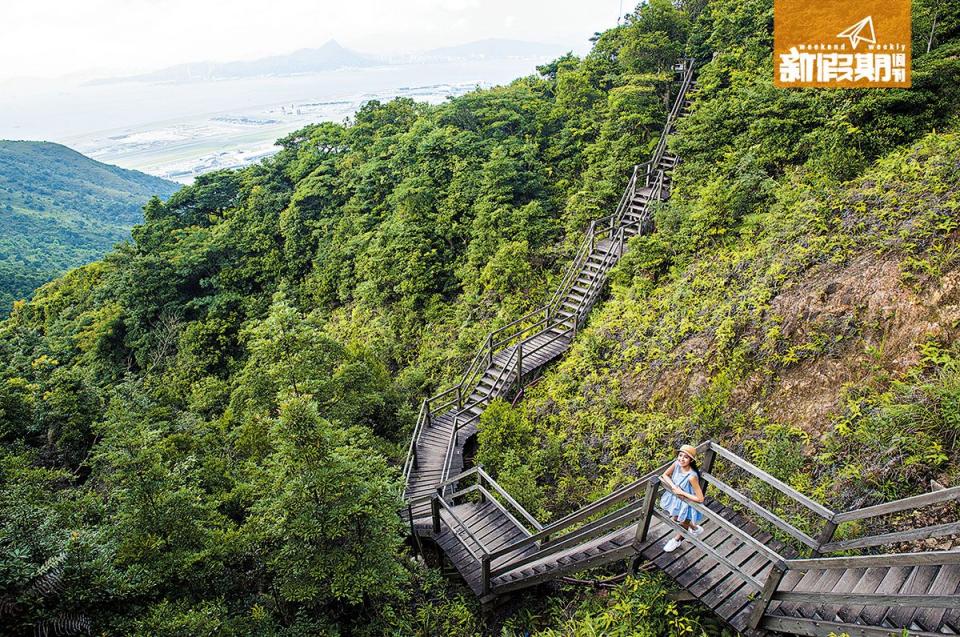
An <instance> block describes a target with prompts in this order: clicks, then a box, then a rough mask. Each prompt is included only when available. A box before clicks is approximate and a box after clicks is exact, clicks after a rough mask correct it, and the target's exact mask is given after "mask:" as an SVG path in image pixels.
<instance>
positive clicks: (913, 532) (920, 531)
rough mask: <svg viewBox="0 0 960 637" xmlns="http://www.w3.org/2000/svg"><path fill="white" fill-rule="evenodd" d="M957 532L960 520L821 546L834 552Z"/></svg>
mask: <svg viewBox="0 0 960 637" xmlns="http://www.w3.org/2000/svg"><path fill="white" fill-rule="evenodd" d="M957 534H960V522H950V523H947V524H935V525H930V526H924V527H920V528H916V529H908V530H906V531H897V532H895V533H883V534H881V535H869V536H866V537H858V538H852V539H848V540H840V541H838V542H830V543H829V544H824V545H823V546H821V547H820V552H821V553H834V552H836V551H848V550H851V549H863V548H867V547H871V546H883V545H884V544H894V543H897V542H913V541H915V540H926V539H928V538H935V537H945V536H947V535H957Z"/></svg>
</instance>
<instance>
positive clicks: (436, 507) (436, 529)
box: [430, 494, 440, 535]
mask: <svg viewBox="0 0 960 637" xmlns="http://www.w3.org/2000/svg"><path fill="white" fill-rule="evenodd" d="M430 515H431V517H432V518H433V534H434V535H440V496H439V495H438V494H435V495H434V496H433V499H432V500H430Z"/></svg>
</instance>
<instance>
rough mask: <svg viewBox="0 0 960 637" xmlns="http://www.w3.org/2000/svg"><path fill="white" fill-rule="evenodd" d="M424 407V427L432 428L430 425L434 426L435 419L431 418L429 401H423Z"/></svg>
mask: <svg viewBox="0 0 960 637" xmlns="http://www.w3.org/2000/svg"><path fill="white" fill-rule="evenodd" d="M423 406H424V410H423V426H424V427H430V425H432V424H433V419H432V418H431V417H430V401H429V400H425V401H423Z"/></svg>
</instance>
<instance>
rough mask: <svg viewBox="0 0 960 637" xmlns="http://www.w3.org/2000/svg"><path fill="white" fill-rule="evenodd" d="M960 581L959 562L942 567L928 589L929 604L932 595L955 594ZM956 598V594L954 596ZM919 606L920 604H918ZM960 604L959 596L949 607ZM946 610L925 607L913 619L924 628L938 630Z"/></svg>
mask: <svg viewBox="0 0 960 637" xmlns="http://www.w3.org/2000/svg"><path fill="white" fill-rule="evenodd" d="M958 553H960V552H958ZM958 581H960V565H958V564H947V565H945V566H941V567H940V572H939V573H937V576H936V578H934V580H933V584H931V585H930V589H929V590H928V591H927V593H926V595H927V601H926V602H925V603H926V604H927V605H930V600H931V599H932V598H931V597H929V596H931V595H937V596H940V595H953V593H954V592H956V590H957V582H958ZM954 597H955V598H956V596H954ZM918 606H919V604H918ZM957 606H960V598H957V599H956V601H954V603H953V606H948V607H947V608H956V607H957ZM945 612H946V609H945V608H941V607H939V606H938V607H936V608H924V609H920V610H918V611H917V613H916V614H915V615H914V616H913V621H914V622H916V623H917V624H919V625H920V626H921V627H922V628H923V629H924V630H932V631H936V630H939V629H940V623H941V620H943V615H944V613H945Z"/></svg>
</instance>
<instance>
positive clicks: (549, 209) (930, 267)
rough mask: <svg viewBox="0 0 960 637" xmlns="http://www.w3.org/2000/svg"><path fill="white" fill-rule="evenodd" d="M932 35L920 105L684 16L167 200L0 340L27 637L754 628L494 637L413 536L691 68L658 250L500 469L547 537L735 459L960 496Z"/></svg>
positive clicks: (956, 11)
mask: <svg viewBox="0 0 960 637" xmlns="http://www.w3.org/2000/svg"><path fill="white" fill-rule="evenodd" d="M913 12H914V16H913V27H914V32H915V38H914V43H913V51H914V56H913V87H912V88H911V89H896V90H816V89H791V90H782V89H777V88H775V87H774V86H773V81H772V80H773V67H772V55H771V51H772V41H773V35H772V29H773V2H772V0H677V1H676V2H672V1H670V0H649V2H643V3H642V4H640V5H639V6H638V7H637V8H636V9H635V11H633V12H632V13H630V14H628V15H627V18H626V19H625V20H624V21H623V22H622V24H620V25H617V26H612V25H611V28H610V29H608V30H606V31H604V32H603V33H599V34H597V35H596V37H595V41H594V43H593V47H592V50H591V51H590V53H589V54H587V55H585V56H584V57H582V58H580V57H577V56H574V55H572V54H571V55H566V56H564V57H561V58H559V59H557V60H555V61H553V62H551V63H549V64H546V65H543V66H541V67H539V68H538V69H537V72H536V73H535V74H532V75H530V76H528V77H522V78H518V79H516V80H515V81H513V82H512V83H510V84H509V85H506V86H501V87H496V88H492V89H483V90H476V91H474V92H471V93H469V94H466V95H463V96H460V97H456V98H451V99H450V100H448V101H447V102H445V103H443V104H440V105H435V106H431V105H427V104H423V103H419V102H415V101H412V100H409V99H396V100H393V101H390V102H387V103H380V102H376V101H374V102H370V103H367V104H366V105H365V106H363V107H362V108H361V109H360V110H359V111H358V112H357V113H356V114H355V115H354V116H353V117H352V118H350V119H349V120H348V121H346V122H345V123H343V124H334V123H322V124H316V125H312V126H308V127H306V128H304V129H302V130H300V131H297V132H296V133H293V134H291V135H289V136H287V137H285V138H283V139H281V140H279V142H278V144H279V146H280V147H281V150H280V152H279V153H278V154H276V155H275V156H272V157H270V158H268V159H265V160H263V161H262V162H261V163H259V164H256V165H253V166H250V167H248V168H244V169H242V170H235V171H220V172H214V173H209V174H206V175H202V176H200V177H198V178H197V179H196V181H195V183H194V184H192V185H190V186H187V187H183V188H181V189H180V190H178V191H177V192H175V193H174V194H172V195H171V196H170V197H169V199H167V200H165V201H164V200H161V199H160V198H156V197H155V198H153V199H151V200H150V201H149V203H148V204H147V205H146V206H145V208H144V210H143V222H142V223H140V224H139V225H136V226H135V227H134V228H133V231H132V240H131V241H129V242H125V243H121V244H119V245H117V246H116V247H115V248H114V249H113V250H112V251H110V252H109V253H107V254H106V256H104V257H103V258H102V259H100V260H98V261H95V262H92V263H90V264H88V265H84V266H82V267H78V268H76V269H73V270H70V271H69V272H67V273H66V274H64V275H63V276H60V277H59V278H57V279H55V280H53V281H51V282H49V283H47V284H45V285H43V286H42V287H40V288H39V289H38V290H37V291H36V292H35V293H34V294H33V296H32V298H30V299H29V300H27V301H25V302H21V303H17V304H15V306H14V307H13V310H12V312H11V313H10V316H9V318H7V319H6V320H4V321H3V322H2V323H0V361H2V367H0V624H2V626H3V628H2V630H3V631H5V632H6V633H8V634H11V635H33V634H36V633H37V631H39V630H47V631H49V633H50V634H54V632H53V631H54V630H59V631H61V632H60V634H87V633H89V634H96V635H157V636H173V635H191V636H202V635H262V636H265V637H266V636H274V635H276V636H279V635H291V636H292V635H345V636H346V635H357V636H374V635H389V636H402V635H431V636H433V635H435V636H445V637H446V636H454V637H456V636H464V637H466V636H469V635H503V636H513V635H518V636H519V635H537V636H539V637H547V636H550V637H553V636H556V637H559V636H561V635H564V636H566V635H576V636H581V635H582V636H587V635H610V636H621V635H623V636H627V635H642V636H649V637H654V636H657V635H700V634H709V635H713V634H719V633H720V631H721V630H722V628H721V627H720V626H719V625H718V624H717V623H716V622H715V621H714V620H713V619H712V618H711V617H710V615H709V613H707V612H705V611H701V610H698V609H697V607H696V606H691V605H681V604H678V603H677V602H675V601H672V599H671V598H670V596H669V593H670V591H671V585H670V584H669V583H668V581H667V579H666V578H664V577H662V576H659V575H656V574H649V573H647V574H640V575H638V576H637V577H635V578H629V579H627V580H625V581H624V582H623V583H622V584H620V585H618V586H617V587H616V588H614V589H613V590H609V591H598V590H594V589H591V588H582V587H581V588H578V587H574V586H560V587H555V588H552V589H549V590H548V592H547V593H543V592H542V591H540V592H539V593H538V592H534V593H528V594H524V595H520V596H518V597H517V599H516V600H515V601H514V602H513V604H512V605H511V606H510V607H509V608H508V609H507V610H505V611H504V612H503V613H502V615H501V616H497V617H490V616H488V615H486V614H485V613H483V612H482V610H481V607H480V605H479V603H478V602H477V601H476V598H475V597H474V596H473V595H472V593H471V592H470V591H469V590H468V589H466V588H465V587H464V586H462V585H461V584H458V582H457V580H456V578H454V577H447V576H444V575H443V574H442V573H441V571H440V570H439V569H436V568H431V567H430V566H427V565H424V564H423V563H422V562H421V561H418V560H416V559H415V558H414V556H413V553H412V551H411V547H410V545H409V544H408V543H407V542H406V535H407V529H406V528H405V526H404V523H403V522H402V520H401V518H400V516H399V511H400V509H401V493H402V488H403V485H402V482H401V478H400V469H401V465H402V463H403V460H404V454H405V453H406V450H407V444H408V443H409V435H410V431H411V430H412V428H413V426H414V422H415V419H416V415H417V413H416V410H417V408H418V406H419V403H420V400H421V399H422V398H423V397H425V396H427V395H430V394H431V393H432V392H433V391H434V390H436V389H437V388H438V387H441V386H443V385H444V383H447V382H449V381H450V380H452V379H454V378H457V377H459V375H460V373H461V372H462V371H463V369H464V368H465V366H466V365H467V364H468V362H469V360H470V358H471V357H472V356H473V354H474V352H475V349H476V348H477V346H478V345H479V344H480V342H481V341H482V339H483V338H485V336H486V334H487V332H488V331H489V330H491V329H493V328H496V327H498V326H501V325H504V324H506V323H508V322H510V321H512V320H513V319H515V318H517V317H519V316H521V315H523V314H524V313H525V312H527V311H530V310H532V309H533V308H536V307H539V306H541V305H542V304H543V302H544V301H545V300H546V299H548V298H549V296H550V294H552V292H553V289H554V287H555V285H556V283H558V281H559V278H560V277H561V276H562V273H563V269H564V267H565V265H566V264H567V262H568V261H569V259H570V257H571V255H572V252H573V251H574V250H575V249H576V247H577V245H578V244H579V242H580V241H581V239H582V237H583V232H584V228H585V224H586V223H587V222H588V221H589V220H590V219H594V218H596V217H600V216H603V215H607V214H610V213H611V212H613V209H614V208H615V207H616V205H617V201H618V200H619V199H620V196H621V194H622V192H623V189H624V187H625V186H626V184H627V180H628V179H629V176H630V172H631V170H632V167H633V166H634V165H635V164H637V163H639V162H641V161H644V160H645V159H646V158H648V157H649V155H650V151H651V150H652V149H653V148H654V146H655V145H656V143H657V139H658V137H659V134H660V131H661V128H662V126H663V121H664V119H665V117H666V114H667V111H668V109H669V107H670V102H671V96H672V91H673V80H674V74H673V72H672V70H671V67H672V65H673V64H674V63H675V62H676V60H677V59H678V58H680V57H681V56H684V55H686V56H691V57H695V58H696V59H697V60H699V61H700V64H701V66H700V67H699V69H698V80H697V81H698V84H697V88H696V90H695V91H694V92H693V93H692V95H691V97H692V101H693V106H692V110H691V112H690V114H689V115H687V116H685V117H684V118H683V119H682V120H680V122H679V124H678V128H677V131H676V133H675V134H674V135H673V136H672V137H671V140H670V148H671V151H672V152H674V153H676V154H677V155H678V156H679V157H681V158H682V163H681V164H679V166H678V167H677V169H676V171H675V174H674V185H673V193H672V196H671V198H670V200H669V201H668V202H666V203H665V204H663V205H661V206H659V207H658V208H657V210H656V213H655V221H656V228H657V232H656V233H654V234H650V235H646V236H640V237H637V238H635V239H633V240H632V241H631V242H630V246H629V251H628V252H627V254H626V256H625V257H624V258H623V259H622V260H621V262H620V264H619V265H618V266H617V267H616V269H615V271H614V274H613V277H612V284H611V286H610V291H609V294H608V298H606V299H605V300H604V301H603V302H602V303H600V304H598V305H597V307H596V308H595V309H594V310H593V314H592V316H591V318H590V322H589V323H588V326H587V327H586V328H585V329H584V330H583V331H582V332H580V333H579V334H578V335H577V338H576V340H575V342H574V345H573V347H572V349H571V351H570V352H569V353H568V354H567V356H566V357H565V358H564V359H563V360H561V361H560V362H559V363H557V364H556V365H554V366H552V367H551V368H549V369H548V370H547V372H546V373H545V375H544V377H543V378H542V379H541V380H540V382H538V383H537V384H536V385H534V386H533V387H530V388H529V389H528V390H527V391H525V397H524V400H523V401H522V402H520V403H518V404H517V405H516V406H511V405H509V404H506V403H499V404H495V405H493V406H492V407H491V408H490V409H488V410H487V411H486V412H485V413H484V415H483V418H482V422H481V425H480V433H479V448H478V451H477V460H478V461H479V462H482V463H483V465H484V467H485V468H487V470H488V471H490V472H491V473H492V474H493V475H495V477H496V478H497V480H498V481H499V482H500V483H501V484H502V485H503V486H504V487H506V488H507V489H508V490H509V491H510V492H511V493H514V494H516V495H517V496H518V499H520V500H521V503H522V504H523V505H524V506H525V507H527V508H528V509H529V510H530V511H532V512H534V513H535V514H536V515H537V517H538V518H540V519H541V520H550V519H554V518H556V517H559V516H561V515H563V514H565V513H567V512H569V511H571V510H573V509H575V508H577V507H579V506H581V505H583V504H585V503H587V502H589V501H591V500H592V499H594V498H596V497H598V496H601V495H604V494H606V493H608V492H610V490H611V489H613V488H615V487H616V486H618V485H620V484H623V483H625V482H627V481H630V480H632V479H634V478H636V476H638V475H640V474H642V473H644V472H646V471H649V470H650V469H652V468H653V467H656V466H658V465H660V464H661V463H663V462H664V461H665V460H668V459H669V457H670V456H671V455H672V454H673V450H674V449H675V448H676V445H677V444H679V443H681V442H688V441H693V442H694V443H697V442H700V441H703V440H707V439H708V438H711V439H713V440H717V441H720V442H722V444H724V445H725V446H727V447H728V448H731V449H736V450H737V451H738V452H740V453H742V454H743V455H744V456H745V457H748V458H749V459H750V460H751V461H752V462H754V463H756V464H757V465H758V466H760V467H762V468H763V469H764V470H766V471H768V472H770V473H771V474H773V475H774V476H776V477H778V478H779V479H781V480H783V481H784V482H786V483H788V484H789V485H791V486H793V487H795V488H796V489H798V490H800V491H801V492H803V493H805V494H807V495H809V496H811V497H815V498H816V499H818V500H819V501H822V502H825V503H829V504H831V505H835V506H837V507H844V506H853V505H858V506H859V505H863V504H872V503H876V502H882V501H885V500H889V499H892V498H899V497H904V496H909V495H913V494H915V493H920V492H923V491H926V490H927V488H928V485H929V484H930V481H931V480H935V481H937V482H939V483H940V484H943V485H948V486H953V485H957V484H960V345H957V342H958V340H957V336H958V331H960V310H958V305H957V298H960V244H958V238H960V5H957V4H956V3H953V2H950V1H948V0H914V2H913ZM934 15H936V24H934V21H933V19H934ZM928 45H929V51H928ZM64 187H65V188H67V189H69V188H70V186H69V184H67V185H65V186H64ZM158 194H159V193H158ZM119 221H124V222H125V221H129V217H124V218H123V219H119ZM4 236H5V237H6V236H7V235H6V232H5V233H4ZM51 240H55V239H51ZM4 249H6V248H4ZM51 252H56V250H51ZM8 280H10V279H8V278H7V277H6V276H5V277H4V281H8ZM781 513H782V514H783V515H784V516H785V517H789V516H791V515H792V512H791V511H782V512H781ZM798 523H799V522H798Z"/></svg>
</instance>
